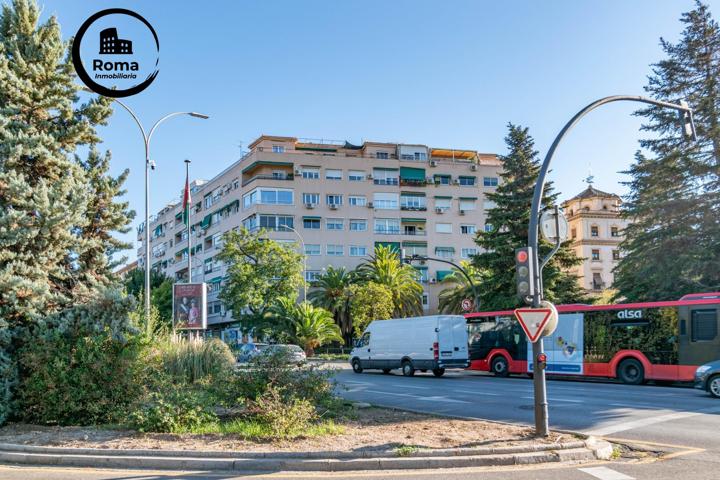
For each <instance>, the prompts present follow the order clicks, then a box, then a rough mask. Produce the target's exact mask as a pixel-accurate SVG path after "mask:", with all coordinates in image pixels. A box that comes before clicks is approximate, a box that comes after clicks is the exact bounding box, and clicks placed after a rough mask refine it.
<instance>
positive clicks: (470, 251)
mask: <svg viewBox="0 0 720 480" xmlns="http://www.w3.org/2000/svg"><path fill="white" fill-rule="evenodd" d="M477 253H478V252H477V248H461V249H460V258H470V257H471V256H473V255H477Z"/></svg>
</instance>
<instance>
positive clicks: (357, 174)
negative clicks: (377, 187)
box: [348, 170, 365, 182]
mask: <svg viewBox="0 0 720 480" xmlns="http://www.w3.org/2000/svg"><path fill="white" fill-rule="evenodd" d="M348 180H350V181H351V182H362V181H363V180H365V171H364V170H350V171H349V172H348Z"/></svg>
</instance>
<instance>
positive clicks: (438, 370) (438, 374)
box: [433, 368, 445, 377]
mask: <svg viewBox="0 0 720 480" xmlns="http://www.w3.org/2000/svg"><path fill="white" fill-rule="evenodd" d="M443 373H445V369H444V368H433V375H435V376H436V377H442V376H443Z"/></svg>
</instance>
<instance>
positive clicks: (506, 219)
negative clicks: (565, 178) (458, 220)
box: [472, 124, 586, 310]
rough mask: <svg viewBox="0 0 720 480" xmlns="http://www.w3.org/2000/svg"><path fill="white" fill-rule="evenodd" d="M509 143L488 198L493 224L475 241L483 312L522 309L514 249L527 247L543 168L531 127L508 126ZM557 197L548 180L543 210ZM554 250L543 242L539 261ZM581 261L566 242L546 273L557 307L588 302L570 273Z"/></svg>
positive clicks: (549, 293)
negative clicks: (534, 199)
mask: <svg viewBox="0 0 720 480" xmlns="http://www.w3.org/2000/svg"><path fill="white" fill-rule="evenodd" d="M508 129H509V133H508V136H507V137H506V138H505V142H506V143H507V146H508V148H509V150H510V151H509V153H508V155H506V156H504V157H502V162H503V171H502V173H501V174H500V176H501V177H502V180H503V181H502V182H501V184H500V185H499V186H498V187H497V189H496V191H495V192H494V193H488V194H487V198H488V200H490V201H492V202H493V203H494V204H495V206H494V207H493V208H491V209H490V210H488V215H487V219H486V222H487V223H488V224H490V225H491V226H492V230H491V231H489V232H485V231H481V232H478V235H477V238H476V243H477V244H478V245H479V246H480V247H481V249H482V250H481V253H480V254H478V255H476V256H475V257H473V259H472V265H473V267H475V268H476V269H478V270H479V272H480V275H481V277H482V278H483V281H482V283H481V285H480V286H479V287H478V289H479V291H480V308H481V309H482V310H502V309H509V308H515V307H518V306H521V305H523V303H522V302H521V301H520V300H519V299H518V297H517V296H516V285H515V249H516V248H520V247H523V246H526V245H527V242H528V235H527V232H528V223H529V219H530V205H531V203H532V197H533V190H534V188H535V181H536V179H537V176H538V172H539V170H540V159H539V158H538V152H537V151H536V150H535V143H534V141H533V139H532V137H531V136H530V135H529V133H528V129H527V128H522V127H520V126H517V125H513V124H508ZM557 197H558V194H557V193H554V192H553V186H552V182H547V184H546V185H545V191H544V195H543V201H542V205H541V208H542V209H547V208H551V207H553V206H554V205H555V202H556V201H557ZM551 249H552V246H551V245H549V244H548V243H547V242H545V241H541V244H540V258H541V259H542V258H543V256H544V255H546V254H547V253H548V252H549V251H550V250H551ZM581 262H582V259H580V258H578V257H577V256H576V255H575V252H574V251H573V250H572V249H571V248H570V243H569V242H565V243H564V244H563V245H562V247H561V248H560V250H559V251H558V252H557V253H556V254H555V256H554V257H553V258H552V260H550V262H549V263H548V265H546V266H545V268H544V270H543V283H544V293H545V299H547V300H550V301H552V302H555V303H576V302H581V301H585V300H586V298H585V295H584V292H583V291H582V289H581V288H580V285H579V284H578V281H577V277H576V276H575V275H572V274H570V273H568V269H569V268H571V267H573V266H575V265H578V264H579V263H581Z"/></svg>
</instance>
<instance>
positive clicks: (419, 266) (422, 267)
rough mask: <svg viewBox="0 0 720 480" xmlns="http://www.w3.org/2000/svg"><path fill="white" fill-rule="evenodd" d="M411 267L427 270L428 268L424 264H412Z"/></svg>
mask: <svg viewBox="0 0 720 480" xmlns="http://www.w3.org/2000/svg"><path fill="white" fill-rule="evenodd" d="M413 268H414V269H415V270H427V269H428V267H427V266H424V265H413Z"/></svg>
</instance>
